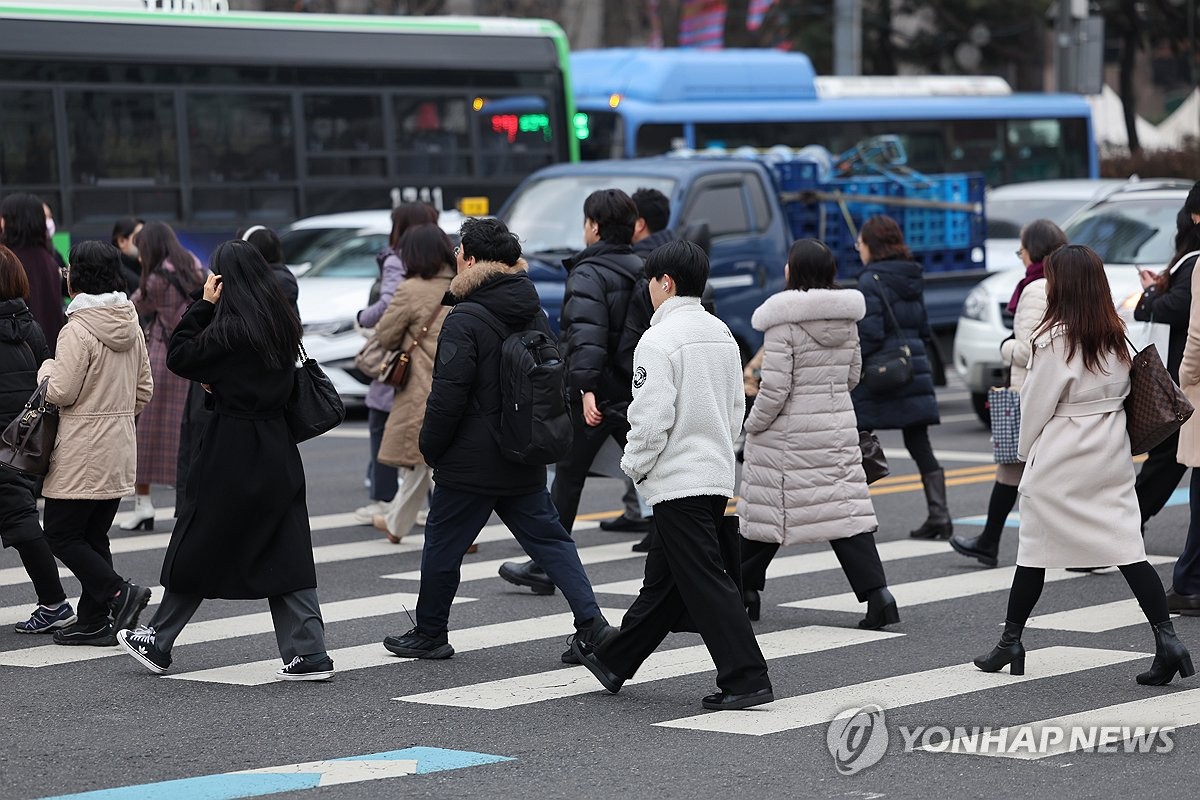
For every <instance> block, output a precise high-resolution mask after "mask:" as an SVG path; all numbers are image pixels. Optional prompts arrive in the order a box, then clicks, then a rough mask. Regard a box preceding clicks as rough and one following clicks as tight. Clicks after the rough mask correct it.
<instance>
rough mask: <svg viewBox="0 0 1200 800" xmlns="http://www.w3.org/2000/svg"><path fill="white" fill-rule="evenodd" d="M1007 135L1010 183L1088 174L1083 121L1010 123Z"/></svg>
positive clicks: (1028, 120)
mask: <svg viewBox="0 0 1200 800" xmlns="http://www.w3.org/2000/svg"><path fill="white" fill-rule="evenodd" d="M1006 133H1007V135H1006V137H1005V140H1006V144H1007V147H1008V153H1007V159H1006V162H1007V164H1008V174H1007V176H1006V177H1007V179H1008V181H1009V182H1013V183H1017V182H1021V181H1036V180H1047V179H1052V178H1069V177H1075V176H1076V175H1081V174H1087V169H1088V164H1087V152H1088V151H1087V144H1086V143H1087V125H1086V124H1085V123H1084V121H1083V120H1059V119H1022V120H1010V121H1009V122H1008V125H1007V131H1006Z"/></svg>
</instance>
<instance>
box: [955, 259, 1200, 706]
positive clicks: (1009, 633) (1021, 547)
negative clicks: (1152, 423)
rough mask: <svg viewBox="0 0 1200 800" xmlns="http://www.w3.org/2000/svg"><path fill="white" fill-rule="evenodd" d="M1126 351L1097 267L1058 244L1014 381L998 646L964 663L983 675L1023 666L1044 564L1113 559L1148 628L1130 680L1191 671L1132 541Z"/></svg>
mask: <svg viewBox="0 0 1200 800" xmlns="http://www.w3.org/2000/svg"><path fill="white" fill-rule="evenodd" d="M1129 364H1130V356H1129V348H1128V345H1127V344H1126V341H1125V326H1124V324H1123V323H1122V322H1121V318H1120V317H1118V316H1117V312H1116V310H1115V309H1114V308H1113V304H1112V293H1111V291H1110V289H1109V285H1108V279H1107V278H1106V277H1105V275H1104V264H1103V262H1101V260H1100V257H1099V256H1098V255H1096V253H1095V252H1093V251H1092V250H1091V249H1090V248H1087V247H1084V246H1082V245H1068V246H1067V247H1063V248H1061V249H1059V250H1057V251H1055V252H1054V253H1052V254H1050V256H1049V257H1048V258H1047V259H1046V316H1045V319H1044V320H1043V322H1042V324H1041V325H1039V326H1038V329H1037V332H1036V334H1035V336H1034V340H1033V351H1032V354H1031V355H1030V360H1029V362H1028V365H1027V367H1028V369H1029V372H1028V374H1027V375H1026V377H1025V384H1024V385H1023V386H1022V387H1021V438H1020V445H1019V448H1018V449H1019V453H1020V455H1021V458H1022V459H1024V461H1025V474H1024V475H1023V476H1022V477H1021V485H1020V487H1019V488H1020V492H1021V528H1020V538H1019V539H1018V543H1017V569H1016V572H1015V573H1014V575H1013V583H1012V590H1011V591H1010V592H1009V595H1008V614H1007V616H1006V617H1005V623H1004V634H1003V636H1001V638H1000V643H999V644H998V645H996V647H995V648H993V649H992V651H991V652H990V653H988V654H987V655H985V656H981V657H979V658H977V659H975V666H977V667H979V668H980V669H981V670H983V671H984V672H996V671H998V670H1000V669H1002V668H1003V667H1004V666H1005V665H1011V667H1010V672H1011V673H1012V674H1013V675H1022V674H1024V672H1025V648H1024V646H1023V645H1022V644H1021V633H1022V630H1023V629H1024V627H1025V622H1026V621H1027V620H1028V619H1029V615H1030V614H1031V613H1033V608H1034V606H1035V605H1036V604H1037V601H1038V598H1039V597H1040V596H1041V593H1042V584H1043V582H1044V581H1045V577H1046V569H1047V568H1063V567H1102V566H1105V565H1108V564H1117V565H1119V566H1120V568H1121V574H1122V575H1123V576H1124V577H1125V581H1126V582H1127V583H1128V584H1129V588H1130V589H1132V590H1133V594H1134V596H1135V597H1137V600H1138V604H1139V605H1140V606H1141V607H1142V612H1143V613H1144V614H1145V615H1146V619H1147V620H1148V621H1149V622H1150V626H1151V628H1152V629H1153V631H1154V639H1155V644H1156V650H1155V656H1154V663H1153V664H1152V665H1151V667H1150V669H1149V670H1148V671H1147V672H1143V673H1141V674H1140V675H1138V676H1137V682H1138V683H1142V684H1149V685H1156V686H1157V685H1162V684H1166V683H1170V681H1171V679H1172V678H1173V677H1174V676H1175V673H1176V672H1178V673H1179V674H1180V676H1181V677H1185V678H1186V677H1187V676H1189V675H1191V674H1192V673H1193V672H1194V670H1193V669H1192V660H1191V656H1189V655H1188V652H1187V649H1186V648H1185V647H1184V646H1183V645H1182V644H1181V643H1180V642H1179V639H1178V638H1177V637H1176V636H1175V629H1174V628H1173V627H1172V625H1171V621H1170V616H1169V615H1168V613H1167V598H1166V595H1165V593H1164V592H1163V587H1162V582H1161V581H1160V580H1159V578H1158V573H1156V572H1155V571H1154V567H1152V566H1150V562H1148V561H1147V560H1146V549H1145V547H1144V545H1143V543H1142V532H1141V515H1140V514H1139V513H1138V503H1137V495H1136V494H1135V493H1134V487H1133V482H1134V472H1133V461H1132V459H1131V458H1130V452H1129V434H1128V432H1127V431H1126V427H1125V426H1126V421H1125V408H1124V403H1125V398H1126V397H1128V395H1129Z"/></svg>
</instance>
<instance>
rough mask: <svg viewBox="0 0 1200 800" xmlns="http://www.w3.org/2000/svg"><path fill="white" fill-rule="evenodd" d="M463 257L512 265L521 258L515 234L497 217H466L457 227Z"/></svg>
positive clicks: (518, 242) (519, 245)
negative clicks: (458, 227)
mask: <svg viewBox="0 0 1200 800" xmlns="http://www.w3.org/2000/svg"><path fill="white" fill-rule="evenodd" d="M459 242H460V243H461V246H462V254H463V258H475V259H477V260H479V261H499V262H500V263H501V264H507V265H508V266H510V267H511V266H514V265H515V264H516V263H517V261H518V260H519V259H520V258H521V242H520V241H519V240H518V239H517V235H516V234H515V233H513V232H512V231H510V230H509V229H508V226H507V225H505V224H504V223H503V222H501V221H500V220H498V219H494V218H490V217H489V218H479V217H467V218H466V219H464V220H463V223H462V227H461V228H460V229H459Z"/></svg>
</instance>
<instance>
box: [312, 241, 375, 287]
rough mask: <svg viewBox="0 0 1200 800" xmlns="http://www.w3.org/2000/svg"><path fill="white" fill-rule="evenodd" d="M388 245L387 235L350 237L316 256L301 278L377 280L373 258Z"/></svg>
mask: <svg viewBox="0 0 1200 800" xmlns="http://www.w3.org/2000/svg"><path fill="white" fill-rule="evenodd" d="M387 244H388V237H387V234H386V233H368V234H361V235H353V236H351V237H350V238H348V239H344V240H342V241H341V242H338V243H337V244H336V245H334V246H333V247H332V248H331V249H330V250H328V251H327V252H325V253H324V254H322V255H321V256H319V257H318V258H317V259H316V261H314V262H313V265H312V269H310V270H309V271H308V272H305V273H304V278H305V280H307V279H308V278H378V277H379V263H378V262H377V261H376V256H377V255H378V254H379V253H381V252H382V251H384V250H386V249H387Z"/></svg>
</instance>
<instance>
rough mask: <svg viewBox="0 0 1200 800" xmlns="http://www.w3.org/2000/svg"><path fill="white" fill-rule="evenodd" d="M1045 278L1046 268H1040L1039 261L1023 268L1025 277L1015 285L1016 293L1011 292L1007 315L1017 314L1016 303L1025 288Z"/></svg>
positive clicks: (1040, 263)
mask: <svg viewBox="0 0 1200 800" xmlns="http://www.w3.org/2000/svg"><path fill="white" fill-rule="evenodd" d="M1044 277H1046V268H1045V267H1044V266H1042V262H1041V261H1035V262H1034V263H1032V264H1030V265H1029V266H1028V267H1026V268H1025V277H1024V278H1022V279H1021V282H1020V283H1018V284H1017V288H1016V291H1014V292H1013V296H1012V299H1011V300H1009V301H1008V313H1010V314H1015V313H1017V301H1018V300H1020V299H1021V292H1023V291H1025V287H1026V286H1028V285H1029V284H1031V283H1033V282H1034V281H1040V280H1041V279H1042V278H1044Z"/></svg>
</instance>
